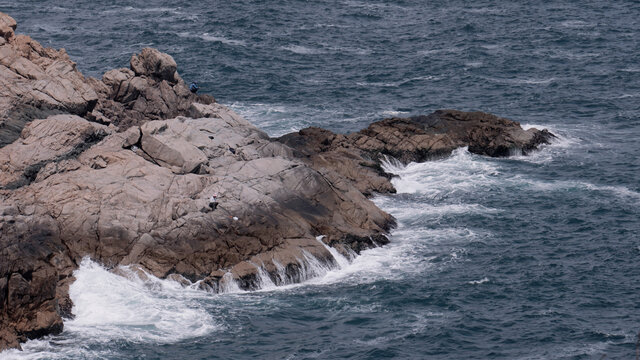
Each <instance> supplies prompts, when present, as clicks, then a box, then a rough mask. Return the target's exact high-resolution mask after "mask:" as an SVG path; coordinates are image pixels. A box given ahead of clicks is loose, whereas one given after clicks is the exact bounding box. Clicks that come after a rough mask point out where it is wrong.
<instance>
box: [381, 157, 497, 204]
mask: <svg viewBox="0 0 640 360" xmlns="http://www.w3.org/2000/svg"><path fill="white" fill-rule="evenodd" d="M479 158H480V157H479V156H477V155H473V154H471V153H469V151H468V149H467V148H466V147H464V148H459V149H456V150H454V151H453V153H452V155H451V156H450V157H447V158H445V159H441V160H435V161H427V162H424V163H410V164H408V165H406V166H403V165H402V164H400V163H399V162H397V161H394V160H392V159H389V158H386V159H384V160H383V162H382V168H383V169H384V170H385V171H386V172H389V173H393V174H396V175H399V177H396V178H393V179H392V180H391V182H392V183H393V185H394V186H395V188H396V189H397V191H398V193H400V194H403V193H404V194H415V193H421V194H425V195H427V196H429V197H432V198H439V197H442V196H445V195H448V194H451V193H453V192H460V191H465V192H470V191H475V189H476V188H477V187H478V186H487V185H492V184H495V183H496V182H497V181H499V179H498V175H499V174H500V172H499V169H498V167H497V166H496V164H494V163H491V162H488V161H483V160H482V159H479Z"/></svg>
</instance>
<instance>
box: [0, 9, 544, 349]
mask: <svg viewBox="0 0 640 360" xmlns="http://www.w3.org/2000/svg"><path fill="white" fill-rule="evenodd" d="M15 28H16V24H15V21H13V19H11V18H10V17H8V16H7V15H5V14H2V13H0V36H1V37H0V82H2V84H3V86H2V87H1V88H0V350H1V349H4V348H7V347H19V342H21V341H25V340H26V339H28V338H34V337H39V336H43V335H45V334H49V333H57V332H60V331H61V330H62V327H63V323H62V317H64V316H72V314H71V309H72V303H71V300H70V299H69V297H68V287H69V284H70V283H71V282H72V281H73V270H75V269H76V268H77V267H78V264H79V262H80V260H81V259H82V258H83V257H85V256H89V257H91V258H92V259H94V260H96V261H98V262H100V263H102V264H104V265H105V266H107V267H111V268H114V269H117V266H118V265H131V266H134V267H136V268H137V269H140V270H144V271H147V272H150V273H152V274H154V275H156V276H159V277H168V278H172V279H175V280H177V281H180V282H182V283H185V284H190V283H192V282H194V281H196V280H200V282H199V284H200V287H201V288H202V289H204V290H207V291H214V292H215V291H219V290H220V289H221V288H222V287H224V286H225V285H226V284H228V282H229V281H234V282H236V283H237V284H238V285H239V286H240V287H242V288H245V289H252V288H255V287H256V286H257V285H258V275H259V272H264V273H266V274H267V276H269V277H270V278H271V279H272V281H274V282H275V283H282V282H285V281H300V280H302V278H301V276H300V274H301V273H302V271H301V267H302V266H303V264H302V262H301V260H304V259H305V258H308V257H310V256H311V257H313V258H316V259H319V260H320V261H323V262H326V263H331V262H333V261H335V260H334V259H333V257H332V256H331V254H330V252H329V251H328V250H327V248H326V247H325V246H326V245H330V246H333V247H334V248H336V249H337V250H338V251H340V252H342V253H344V254H347V253H353V252H355V253H358V252H360V251H361V250H363V249H366V248H369V247H373V246H377V245H380V244H385V243H387V242H388V240H387V238H386V236H385V234H386V233H387V232H388V231H389V229H390V228H391V227H393V226H394V219H393V218H392V217H391V216H390V215H389V214H386V213H385V212H383V211H382V210H380V209H378V208H377V207H376V206H375V205H374V204H373V203H372V202H371V201H369V200H368V199H367V197H366V196H367V195H371V194H372V193H373V192H393V191H394V189H393V186H392V185H391V183H390V182H389V181H388V179H389V175H388V174H385V173H384V171H382V169H381V167H380V160H381V158H382V156H383V155H392V156H395V157H397V158H399V159H401V160H402V161H423V160H425V159H428V158H429V157H431V156H443V155H445V154H447V153H448V152H450V151H451V150H453V149H454V148H456V147H459V146H469V149H470V150H471V151H475V152H478V153H483V154H487V155H491V156H501V155H507V154H508V153H509V151H512V149H516V148H518V149H521V150H522V151H525V152H526V151H529V150H530V149H533V148H535V147H536V146H537V145H539V144H541V143H544V142H546V141H547V140H548V138H549V137H550V136H552V135H550V134H549V133H547V132H540V131H537V130H536V131H533V130H529V131H524V130H522V129H520V127H519V126H518V124H517V123H514V122H511V121H509V120H506V119H500V118H497V117H494V116H492V115H488V114H482V113H462V112H454V111H446V112H436V113H435V114H432V115H430V116H427V117H417V118H411V119H387V120H383V121H381V122H378V123H374V124H372V125H371V126H370V127H369V128H367V129H365V130H363V131H361V132H359V133H355V134H350V135H340V134H334V133H331V132H329V131H327V130H322V129H318V128H310V129H305V130H303V131H301V132H299V133H297V134H290V135H287V136H285V137H282V138H280V139H277V140H276V139H270V138H269V137H268V136H267V135H266V134H265V133H264V132H262V131H260V130H259V129H257V128H255V127H254V126H253V125H251V124H250V123H249V122H247V121H246V120H244V119H242V118H241V117H239V116H238V115H237V114H235V113H234V112H233V111H231V110H230V109H228V108H226V107H224V106H222V105H219V104H217V103H215V101H214V99H213V98H212V97H210V96H206V95H202V96H197V95H194V94H191V93H190V92H189V91H188V89H187V88H186V86H185V84H184V82H183V81H182V79H181V78H180V76H179V75H178V73H177V66H176V64H175V62H174V61H173V59H172V58H171V56H169V55H167V54H162V53H160V52H158V51H157V50H154V49H143V50H142V52H141V53H140V54H138V55H134V56H133V57H132V58H131V63H130V69H117V70H111V71H109V72H107V73H105V75H104V76H103V77H102V80H96V79H91V78H85V77H83V76H82V74H80V73H79V72H78V71H77V70H76V69H75V64H73V63H72V62H71V61H70V60H69V57H68V56H67V55H66V53H65V52H64V50H59V51H57V50H52V49H45V48H43V47H41V46H40V45H39V44H38V43H37V42H35V41H33V40H32V39H30V38H28V37H27V36H23V35H14V31H15ZM214 193H217V194H218V195H219V196H218V201H219V203H218V206H217V208H215V209H212V208H211V207H210V206H209V197H210V196H211V195H212V194H214ZM320 235H324V237H323V238H322V241H323V242H324V244H323V243H321V242H319V241H318V240H317V238H319V236H320Z"/></svg>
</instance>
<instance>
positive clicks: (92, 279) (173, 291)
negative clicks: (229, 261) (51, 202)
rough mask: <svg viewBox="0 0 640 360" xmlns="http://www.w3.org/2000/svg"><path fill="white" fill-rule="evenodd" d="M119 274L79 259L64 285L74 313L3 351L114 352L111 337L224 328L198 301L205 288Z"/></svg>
mask: <svg viewBox="0 0 640 360" xmlns="http://www.w3.org/2000/svg"><path fill="white" fill-rule="evenodd" d="M118 273H119V274H120V275H116V274H115V273H113V272H110V271H108V270H107V269H105V268H104V267H102V266H100V265H98V264H97V263H95V262H93V261H91V260H90V259H88V258H85V259H84V260H82V262H81V263H80V266H79V268H78V269H77V270H76V271H75V272H74V277H75V278H76V280H75V281H74V282H73V284H71V286H70V287H69V296H70V298H71V300H72V301H73V310H72V313H73V314H74V315H75V318H74V319H71V320H66V321H65V322H64V326H65V328H64V332H63V333H62V334H61V335H58V336H50V337H48V338H45V339H42V340H31V341H28V342H26V343H25V344H23V349H24V351H23V352H17V351H16V352H13V351H10V352H8V354H9V355H11V356H15V357H16V358H21V359H67V358H95V357H113V356H114V354H112V353H110V350H109V344H110V343H112V342H114V341H127V342H133V343H154V344H166V343H175V342H178V341H181V340H184V339H188V338H195V337H201V336H204V335H207V334H210V333H212V332H215V331H218V330H221V329H222V328H223V326H222V325H220V324H218V323H217V322H216V321H215V320H214V319H213V317H212V315H211V314H210V313H208V312H207V311H206V309H205V308H203V306H202V304H201V303H200V302H199V301H198V300H200V299H202V298H203V297H204V296H207V294H206V293H204V292H202V291H196V290H193V289H189V288H183V287H182V286H181V285H180V284H179V283H177V282H175V281H171V280H161V279H158V278H156V277H155V276H153V275H151V274H147V273H139V272H136V271H134V270H133V269H131V268H128V267H121V268H119V269H118ZM59 344H60V345H64V346H58V345H59ZM3 355H4V353H3Z"/></svg>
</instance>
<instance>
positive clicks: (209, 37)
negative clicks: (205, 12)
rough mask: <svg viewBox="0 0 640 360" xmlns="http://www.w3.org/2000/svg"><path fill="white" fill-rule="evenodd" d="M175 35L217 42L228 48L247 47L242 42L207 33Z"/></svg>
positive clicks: (181, 33) (244, 42) (180, 33)
mask: <svg viewBox="0 0 640 360" xmlns="http://www.w3.org/2000/svg"><path fill="white" fill-rule="evenodd" d="M177 35H178V36H179V37H182V38H199V39H202V40H204V41H208V42H219V43H221V44H225V45H230V46H247V43H246V41H244V40H235V39H229V38H226V37H223V36H216V35H211V34H209V33H203V34H199V35H198V34H193V33H190V32H179V33H177Z"/></svg>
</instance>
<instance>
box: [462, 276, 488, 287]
mask: <svg viewBox="0 0 640 360" xmlns="http://www.w3.org/2000/svg"><path fill="white" fill-rule="evenodd" d="M487 282H489V278H488V277H486V276H485V277H483V278H482V279H480V280H472V281H469V282H467V284H471V285H480V284H484V283H487Z"/></svg>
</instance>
